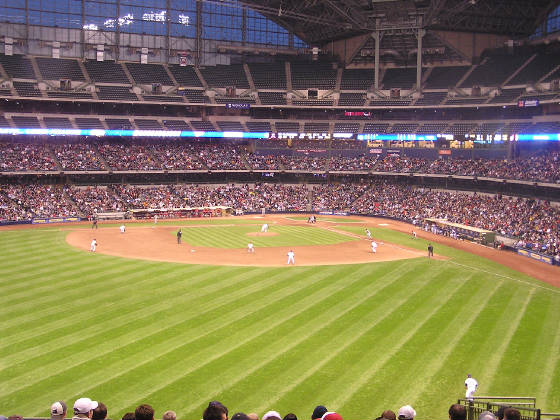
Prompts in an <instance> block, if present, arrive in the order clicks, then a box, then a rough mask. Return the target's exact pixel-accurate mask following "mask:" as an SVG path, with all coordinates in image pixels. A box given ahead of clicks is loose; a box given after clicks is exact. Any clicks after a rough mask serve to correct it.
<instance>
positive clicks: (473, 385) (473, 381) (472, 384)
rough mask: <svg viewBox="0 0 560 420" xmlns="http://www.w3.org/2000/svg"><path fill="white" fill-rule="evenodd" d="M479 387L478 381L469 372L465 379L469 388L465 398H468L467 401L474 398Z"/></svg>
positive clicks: (466, 387) (466, 386)
mask: <svg viewBox="0 0 560 420" xmlns="http://www.w3.org/2000/svg"><path fill="white" fill-rule="evenodd" d="M477 388H478V382H477V381H476V379H474V378H473V377H472V376H471V375H470V373H469V374H468V375H467V379H466V380H465V389H466V390H467V391H466V392H465V398H466V399H467V401H473V400H474V398H473V396H474V392H475V391H476V389H477Z"/></svg>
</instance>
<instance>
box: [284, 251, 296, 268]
mask: <svg viewBox="0 0 560 420" xmlns="http://www.w3.org/2000/svg"><path fill="white" fill-rule="evenodd" d="M295 255H296V254H294V251H292V250H291V249H290V251H288V262H287V263H286V264H294V265H295V263H296V260H295V259H294V257H295Z"/></svg>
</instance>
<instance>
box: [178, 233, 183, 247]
mask: <svg viewBox="0 0 560 420" xmlns="http://www.w3.org/2000/svg"><path fill="white" fill-rule="evenodd" d="M182 236H183V232H181V229H179V230H178V231H177V243H178V244H180V243H181V237H182Z"/></svg>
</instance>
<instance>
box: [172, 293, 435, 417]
mask: <svg viewBox="0 0 560 420" xmlns="http://www.w3.org/2000/svg"><path fill="white" fill-rule="evenodd" d="M429 288H430V287H428V286H427V287H424V288H422V290H426V289H429ZM442 289H445V287H443V288H440V289H439V290H437V289H435V288H434V290H431V291H430V294H431V295H434V292H435V294H436V295H439V293H443V291H441V290H442ZM373 295H374V294H372V293H371V292H369V293H365V291H362V292H361V293H360V294H359V295H357V296H355V297H354V298H348V299H347V300H345V301H338V300H336V301H334V302H333V305H332V306H330V309H329V311H328V312H327V313H324V314H322V315H321V316H319V317H318V318H316V319H315V320H313V321H312V323H311V325H308V324H310V322H309V321H308V322H305V321H303V320H302V322H303V325H302V324H301V323H300V322H298V323H297V324H296V323H290V324H289V325H286V326H285V328H284V329H283V331H282V333H278V332H277V333H276V334H273V335H271V337H270V338H268V340H265V341H264V342H262V343H260V344H261V345H260V346H257V347H258V350H257V351H256V352H254V353H253V354H252V355H249V356H247V358H248V362H249V363H248V364H249V365H250V366H251V367H250V368H249V369H246V367H243V366H242V365H241V366H240V365H237V364H234V365H232V364H231V360H227V361H226V363H224V364H223V365H222V366H223V368H224V369H225V370H220V372H222V374H221V381H220V384H219V386H218V387H216V386H214V387H210V388H209V387H208V386H203V389H212V393H207V394H205V395H204V396H205V397H206V399H207V398H211V397H212V396H213V395H217V397H218V398H222V393H223V391H224V390H229V389H231V388H232V387H234V386H239V382H240V381H242V380H243V379H244V378H245V377H246V376H247V375H250V374H256V372H257V371H258V370H260V369H262V367H264V366H266V365H268V364H269V363H279V362H278V361H277V359H279V358H281V360H283V359H284V356H285V354H286V353H287V352H289V351H290V350H293V349H298V348H299V346H300V345H302V343H304V342H305V341H307V340H308V339H309V337H310V336H315V337H316V338H318V339H320V342H323V343H329V345H328V347H327V348H328V349H329V350H330V353H335V355H336V354H339V353H340V352H341V351H342V349H343V348H344V343H346V342H347V341H352V336H360V332H361V331H368V330H370V329H371V328H372V327H371V323H361V324H360V325H359V326H356V325H355V324H352V323H351V322H348V321H350V320H355V319H356V318H354V316H353V315H354V314H353V313H354V311H356V312H357V313H360V312H361V311H359V310H357V308H359V307H360V306H361V305H362V304H363V303H364V302H365V301H367V300H368V299H369V298H370V297H371V296H373ZM427 295H428V293H426V296H427ZM357 299H359V300H358V301H356V300H357ZM369 308H371V305H367V308H366V310H369ZM358 318H361V317H358ZM349 325H351V326H352V328H351V329H349V328H348V326H349ZM374 328H375V327H374ZM339 340H340V341H339ZM255 361H259V362H260V363H258V364H257V365H256V366H254V363H255ZM227 362H229V363H227ZM259 377H260V378H263V376H261V375H259ZM264 377H265V378H268V380H270V376H268V375H264ZM210 380H211V378H209V379H208V381H210ZM265 380H266V379H265ZM284 385H285V386H289V385H290V384H286V383H284ZM323 386H325V384H323ZM339 391H340V389H339ZM320 392H321V391H320V388H317V389H316V392H315V396H314V398H319V395H320ZM266 397H269V398H270V397H271V396H270V395H268V394H266ZM262 401H263V399H261V401H260V403H259V404H263V403H262ZM263 406H264V404H263ZM269 406H270V405H269ZM179 407H180V408H179V410H180V411H181V412H185V413H186V414H185V415H186V416H187V417H188V418H190V416H192V415H195V412H196V408H197V405H195V404H189V405H187V406H184V408H183V406H181V405H180V406H179ZM259 407H260V405H259ZM193 410H194V411H193ZM257 411H258V409H257Z"/></svg>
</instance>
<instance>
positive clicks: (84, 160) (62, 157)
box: [52, 143, 106, 171]
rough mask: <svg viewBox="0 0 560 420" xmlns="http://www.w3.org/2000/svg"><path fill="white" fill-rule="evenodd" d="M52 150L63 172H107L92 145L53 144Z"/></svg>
mask: <svg viewBox="0 0 560 420" xmlns="http://www.w3.org/2000/svg"><path fill="white" fill-rule="evenodd" d="M52 149H53V152H54V154H55V156H56V159H57V160H58V163H60V166H61V167H62V169H63V170H66V171H103V170H106V168H105V167H104V165H103V162H102V160H101V158H100V156H99V155H98V154H97V153H96V152H95V148H94V146H93V145H92V144H90V143H72V144H53V145H52Z"/></svg>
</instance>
